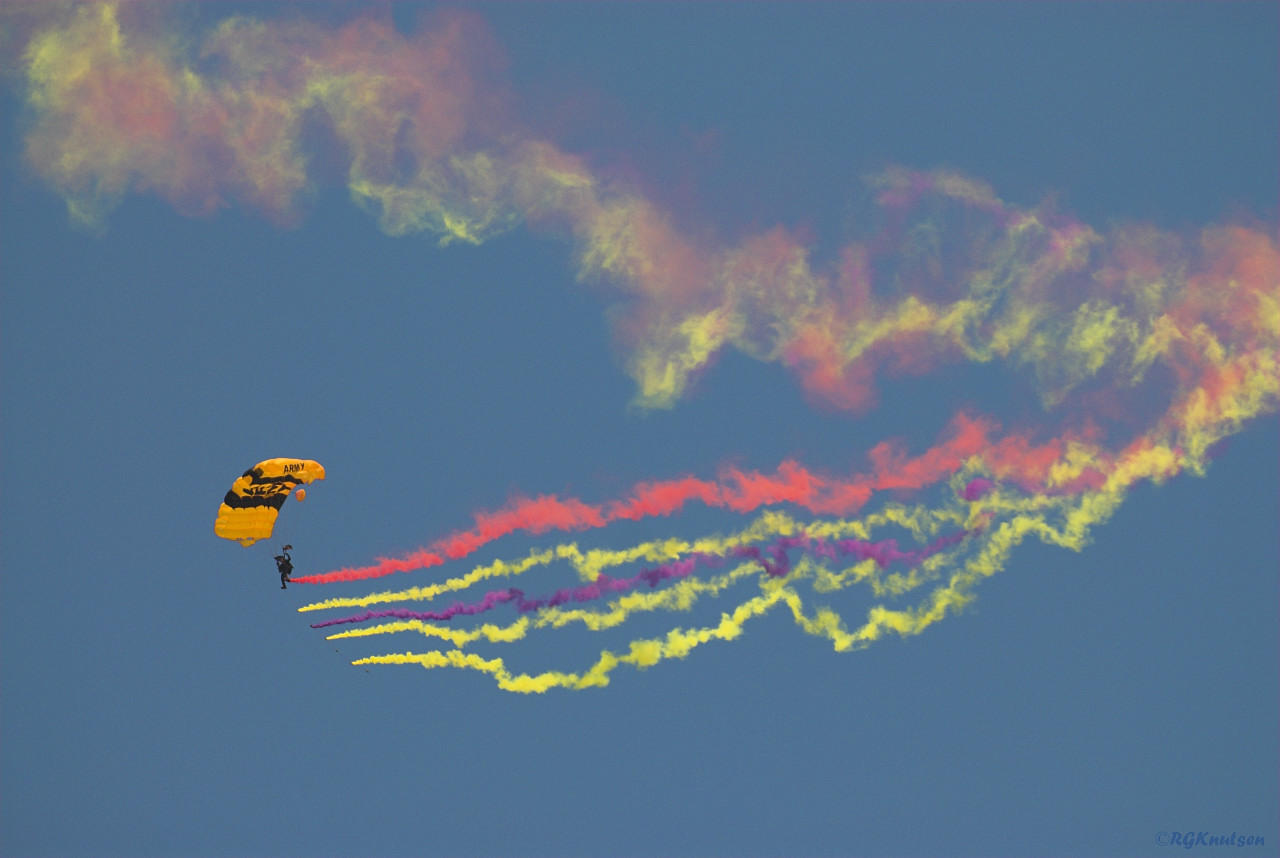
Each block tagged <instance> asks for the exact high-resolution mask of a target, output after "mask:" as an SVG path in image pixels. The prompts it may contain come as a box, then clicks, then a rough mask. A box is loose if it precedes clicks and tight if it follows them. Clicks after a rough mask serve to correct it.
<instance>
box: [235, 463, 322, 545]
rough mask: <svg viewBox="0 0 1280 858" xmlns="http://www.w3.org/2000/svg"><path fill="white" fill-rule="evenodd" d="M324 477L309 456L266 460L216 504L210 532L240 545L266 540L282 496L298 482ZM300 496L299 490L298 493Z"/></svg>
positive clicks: (252, 469)
mask: <svg viewBox="0 0 1280 858" xmlns="http://www.w3.org/2000/svg"><path fill="white" fill-rule="evenodd" d="M323 479H324V465H322V464H320V463H319V462H316V461H313V460H311V459H267V460H266V461H265V462H259V463H258V464H256V465H254V466H253V467H252V468H250V469H249V470H247V471H245V472H244V475H243V476H241V477H240V478H239V479H237V480H236V481H235V482H234V483H232V484H231V491H229V492H227V496H226V497H225V498H223V499H222V506H220V507H218V520H217V521H215V522H214V523H213V532H214V533H216V534H218V535H219V536H221V537H222V538H223V539H234V540H236V541H237V542H239V543H240V544H241V545H252V544H253V543H255V542H257V541H258V540H259V539H266V538H267V537H268V536H270V535H271V531H272V529H274V528H275V526H276V516H277V515H279V514H280V507H281V506H282V505H283V504H284V501H285V498H287V497H288V496H289V493H290V492H291V491H293V489H294V487H295V486H297V485H298V484H299V483H310V482H312V481H314V480H323ZM301 495H302V492H301V490H300V491H299V496H301Z"/></svg>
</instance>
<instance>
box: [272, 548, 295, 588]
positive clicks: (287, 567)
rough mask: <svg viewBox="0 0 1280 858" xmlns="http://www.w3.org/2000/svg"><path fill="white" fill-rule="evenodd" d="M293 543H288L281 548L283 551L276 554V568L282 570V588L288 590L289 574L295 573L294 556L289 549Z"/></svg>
mask: <svg viewBox="0 0 1280 858" xmlns="http://www.w3.org/2000/svg"><path fill="white" fill-rule="evenodd" d="M291 548H293V546H292V545H286V546H285V547H284V548H282V549H280V551H281V553H280V554H277V555H276V558H275V559H276V568H277V569H279V570H280V589H281V590H287V589H288V587H287V586H286V585H285V582H286V581H288V580H289V576H290V575H291V574H293V558H292V557H290V556H289V550H290V549H291Z"/></svg>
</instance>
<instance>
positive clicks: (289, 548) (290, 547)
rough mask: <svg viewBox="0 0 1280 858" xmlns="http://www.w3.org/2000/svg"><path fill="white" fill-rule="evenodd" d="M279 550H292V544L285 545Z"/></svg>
mask: <svg viewBox="0 0 1280 858" xmlns="http://www.w3.org/2000/svg"><path fill="white" fill-rule="evenodd" d="M280 550H281V551H292V550H293V546H292V545H286V546H285V547H284V548H281V549H280Z"/></svg>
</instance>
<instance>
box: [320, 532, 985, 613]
mask: <svg viewBox="0 0 1280 858" xmlns="http://www.w3.org/2000/svg"><path fill="white" fill-rule="evenodd" d="M964 535H965V534H964V533H963V532H959V533H952V534H948V535H946V536H943V537H941V538H939V539H938V540H937V541H936V542H934V543H933V544H932V545H929V546H926V547H925V548H922V549H918V550H914V551H901V550H899V549H898V541H897V540H896V539H886V540H882V541H880V542H867V541H864V540H859V539H841V540H837V541H834V542H827V541H825V540H823V539H814V538H812V537H810V536H809V535H807V534H804V533H801V534H800V535H798V536H791V537H788V536H784V537H781V538H779V539H777V540H776V541H774V542H773V543H772V544H771V545H767V546H765V547H763V548H760V547H757V546H750V545H739V546H734V547H732V548H730V549H729V550H728V551H727V552H726V553H725V554H722V555H710V554H706V553H703V552H693V553H691V554H690V555H689V556H688V557H686V558H684V559H682V560H673V561H671V562H669V563H664V564H662V565H661V566H655V567H653V568H650V569H645V570H644V571H642V572H639V573H637V574H635V575H633V576H631V577H629V578H611V577H609V576H608V575H605V574H604V573H600V574H599V576H598V577H597V578H596V580H595V582H593V583H591V584H587V585H584V586H580V587H564V588H561V589H559V590H556V591H555V592H554V593H553V594H551V595H550V596H546V597H541V598H533V599H530V598H526V597H525V593H524V591H523V590H519V589H517V588H514V587H511V588H507V589H504V590H491V591H489V592H488V593H485V595H484V596H483V597H482V598H481V599H479V600H478V601H476V602H458V603H455V604H454V605H451V606H450V607H448V608H444V609H442V610H439V611H409V610H405V609H395V610H381V611H366V612H365V613H363V614H356V615H353V616H348V617H339V618H336V619H331V620H324V621H322V622H318V623H312V624H311V627H312V628H313V629H319V628H325V627H327V626H335V625H344V624H347V623H361V622H365V621H366V620H374V619H383V618H386V617H397V618H399V619H406V620H449V619H452V618H453V617H457V616H473V615H475V614H481V613H485V612H487V611H491V610H493V609H494V608H496V607H498V606H499V605H504V604H507V603H512V604H513V605H514V606H515V609H516V610H517V611H519V612H521V613H527V612H529V611H536V610H539V609H541V608H546V607H557V606H559V605H564V604H567V603H569V602H590V601H594V600H597V599H601V598H604V597H605V596H609V595H612V594H615V593H622V592H625V591H627V590H630V589H632V588H634V587H637V586H639V585H640V584H648V585H649V587H656V586H658V584H659V583H661V582H664V581H668V580H671V579H675V578H686V577H688V576H689V575H691V574H693V572H694V571H695V570H696V569H697V567H698V566H710V567H716V566H719V565H721V564H722V563H723V562H724V561H725V560H726V559H729V558H743V557H750V558H752V559H753V560H755V561H756V562H758V563H759V564H760V565H761V567H762V569H763V570H764V572H765V573H766V574H768V575H770V576H773V577H784V576H786V575H787V574H788V573H789V572H790V571H791V564H790V559H789V557H788V556H787V551H788V550H789V549H793V548H801V549H803V550H806V551H812V552H813V553H815V554H817V555H819V556H822V557H829V558H831V559H836V558H837V557H849V556H852V557H857V558H858V559H860V560H866V559H870V560H874V561H875V562H876V563H877V564H878V565H879V566H880V567H881V568H884V567H886V566H888V565H889V564H890V563H894V562H899V561H900V562H905V563H908V564H911V563H917V562H919V561H921V560H923V559H924V558H926V557H928V556H930V555H932V554H935V553H937V552H938V551H939V550H940V549H942V548H945V547H948V546H951V545H955V544H956V543H957V542H959V541H960V540H961V539H963V538H964Z"/></svg>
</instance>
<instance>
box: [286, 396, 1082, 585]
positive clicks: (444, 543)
mask: <svg viewBox="0 0 1280 858" xmlns="http://www.w3.org/2000/svg"><path fill="white" fill-rule="evenodd" d="M994 428H995V426H994V424H993V423H992V422H990V421H987V420H983V419H981V418H973V417H969V416H967V415H964V414H961V415H958V416H957V417H955V418H954V419H953V420H952V421H951V425H950V427H949V428H948V430H947V432H946V433H945V437H946V440H944V441H942V442H940V443H938V444H936V445H935V446H934V447H932V448H931V449H929V450H927V451H925V452H924V453H922V454H921V455H919V456H916V457H914V458H908V457H907V456H906V455H905V454H904V453H903V452H902V450H901V449H900V448H899V447H898V446H897V445H894V444H892V443H889V442H883V443H881V444H877V445H876V446H875V447H873V448H872V449H871V452H870V454H869V458H870V460H871V465H872V470H871V473H870V474H864V475H857V476H854V477H852V478H849V479H838V478H833V477H829V476H823V475H820V474H816V473H814V472H812V471H810V470H808V469H807V468H805V467H804V466H803V465H800V464H799V463H797V462H794V461H790V460H788V461H785V462H783V463H782V464H781V465H779V466H778V469H777V470H776V471H775V472H773V473H772V474H768V473H761V472H759V471H742V470H739V469H737V468H727V469H725V471H724V472H723V473H722V475H721V478H720V479H719V480H718V481H710V480H702V479H698V478H696V477H682V478H680V479H676V480H663V481H657V482H644V483H638V484H636V485H635V486H634V487H633V488H632V490H631V492H630V493H629V494H628V495H627V496H626V497H624V498H621V499H619V500H615V501H612V502H609V503H606V504H588V503H585V502H583V501H581V500H578V499H577V498H567V499H562V498H559V497H556V496H555V495H543V496H540V497H537V498H519V499H516V500H514V501H512V502H511V503H510V504H509V505H508V506H506V507H505V508H503V509H500V510H498V511H497V512H482V513H479V514H477V515H476V524H475V526H474V527H473V528H471V529H470V530H462V531H455V532H454V533H451V534H450V535H448V536H446V537H444V538H442V539H439V540H436V541H435V542H433V543H431V545H429V546H428V547H426V548H422V549H419V550H418V551H414V552H412V553H410V554H407V555H405V556H403V557H398V558H383V559H381V560H379V561H378V562H377V563H374V564H371V565H369V566H356V567H347V568H343V569H337V570H334V571H332V572H324V573H321V574H317V575H305V576H301V577H297V578H293V579H292V580H293V581H294V582H295V583H300V584H329V583H334V582H339V581H363V580H366V579H369V578H381V577H383V576H386V575H392V574H394V573H396V572H411V571H414V570H416V569H426V568H429V567H432V566H439V565H440V564H442V563H444V562H445V560H456V559H458V558H461V557H465V556H467V555H468V554H471V553H472V552H474V551H476V550H477V549H479V548H481V547H482V546H484V545H487V544H488V543H490V542H493V541H494V540H496V539H499V538H501V537H503V536H506V535H508V534H511V533H516V532H524V533H533V534H540V533H546V532H547V531H552V530H558V531H574V530H591V529H595V528H599V527H604V526H605V525H607V524H609V523H611V522H615V521H620V520H629V521H636V520H639V519H642V518H650V517H654V516H666V515H671V514H672V513H675V512H678V511H679V510H681V509H682V508H683V507H684V506H685V504H686V503H688V502H690V501H699V502H701V503H702V504H704V505H705V506H707V507H711V508H719V509H729V510H732V511H734V512H750V511H752V510H755V509H759V508H760V507H763V506H769V505H772V504H781V503H790V504H794V505H796V506H799V507H802V508H804V509H807V510H809V511H811V512H814V513H819V514H826V515H850V514H852V513H854V512H856V511H857V510H858V509H860V508H861V507H862V506H863V505H864V504H866V503H867V501H868V500H870V498H871V496H872V495H873V494H874V493H875V492H877V491H886V490H895V491H897V490H914V489H920V488H924V487H925V486H929V485H933V484H935V483H937V482H938V481H940V480H944V479H946V478H948V477H950V476H951V475H952V474H954V473H955V472H956V471H958V470H959V469H960V468H961V467H963V466H964V463H965V462H966V460H968V459H969V458H970V457H972V456H977V455H981V456H982V457H983V459H984V460H985V461H988V463H989V467H990V468H991V470H992V473H993V474H994V475H995V476H996V477H1000V478H1005V479H1011V480H1014V481H1016V482H1019V483H1028V484H1039V485H1040V486H1041V487H1042V488H1043V483H1044V480H1045V479H1046V477H1047V474H1048V471H1049V467H1050V466H1051V465H1052V464H1053V463H1054V462H1056V461H1058V459H1059V457H1060V456H1061V455H1062V453H1063V450H1064V448H1065V442H1064V441H1060V440H1054V441H1050V442H1048V443H1046V444H1043V445H1040V446H1034V445H1032V444H1031V443H1030V442H1029V441H1027V440H1026V439H1025V438H1022V437H1019V436H1008V437H1006V438H1004V439H1001V440H1000V441H997V442H993V441H991V440H990V438H989V436H990V434H991V432H992V431H993V430H994ZM1090 485H1091V481H1090V480H1083V481H1080V485H1079V487H1078V490H1084V489H1086V488H1088V487H1090ZM1059 491H1061V488H1059Z"/></svg>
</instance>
